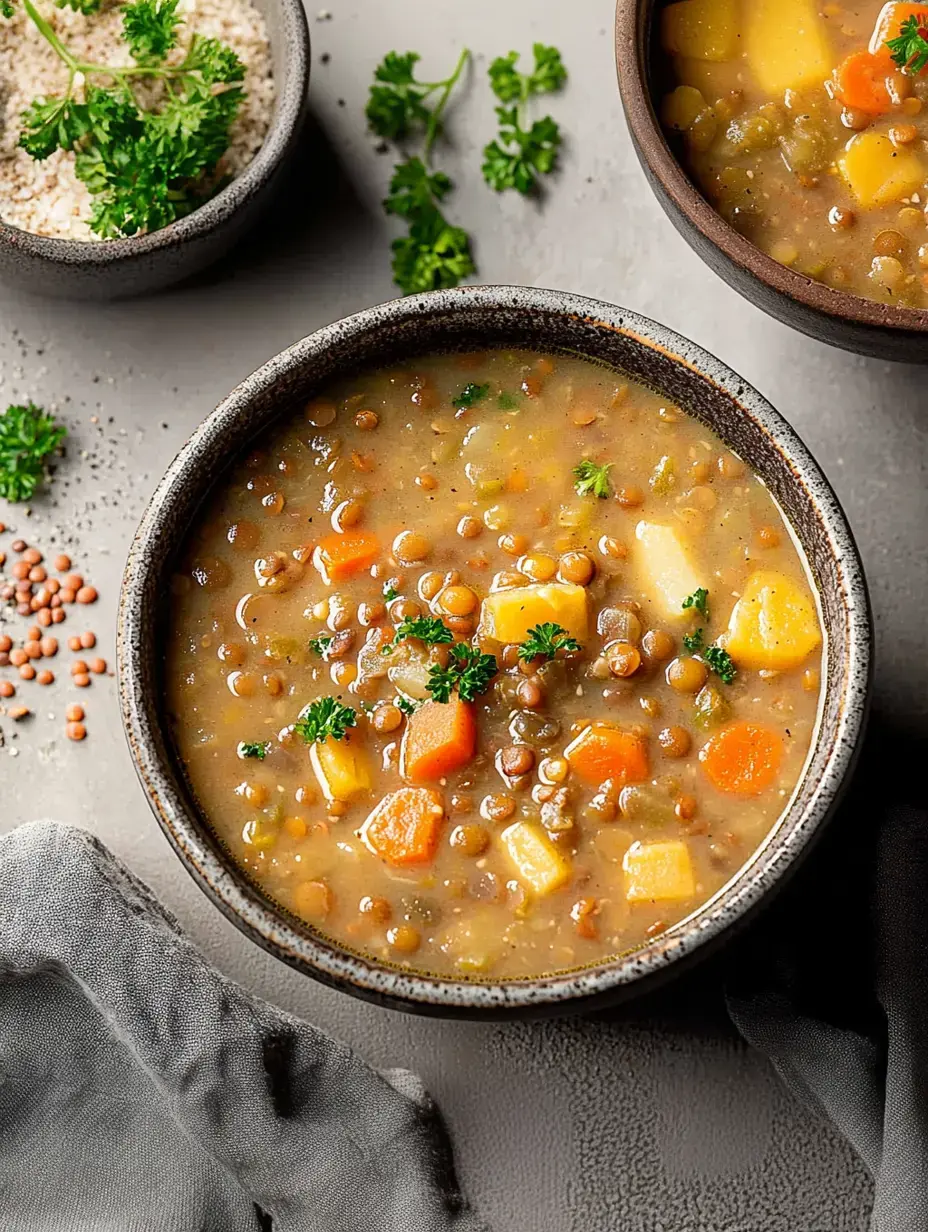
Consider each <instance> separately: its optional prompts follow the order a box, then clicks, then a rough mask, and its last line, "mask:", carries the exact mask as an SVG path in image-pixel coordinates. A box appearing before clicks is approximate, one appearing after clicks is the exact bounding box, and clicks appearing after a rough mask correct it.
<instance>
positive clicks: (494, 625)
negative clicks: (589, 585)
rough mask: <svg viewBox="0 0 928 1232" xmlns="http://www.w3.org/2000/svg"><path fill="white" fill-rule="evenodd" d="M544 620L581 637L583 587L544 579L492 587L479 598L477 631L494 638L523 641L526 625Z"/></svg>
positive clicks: (584, 626) (584, 607)
mask: <svg viewBox="0 0 928 1232" xmlns="http://www.w3.org/2000/svg"><path fill="white" fill-rule="evenodd" d="M545 621H553V622H554V623H555V624H558V625H560V626H561V628H562V629H566V630H567V632H568V633H569V634H570V635H571V637H575V638H577V640H578V641H581V642H582V641H584V640H585V639H586V635H587V626H588V618H587V595H586V591H585V590H584V588H583V587H582V586H576V585H574V583H572V582H550V583H547V582H546V583H544V584H543V585H539V586H515V587H511V588H510V589H508V590H497V591H494V592H493V594H490V595H487V597H486V598H485V599H484V601H483V604H482V606H481V609H480V627H479V629H478V630H477V633H478V636H480V637H486V638H492V639H493V640H494V641H497V642H524V641H525V639H526V637H527V636H528V631H529V629H532V628H534V627H535V625H538V624H543V623H544V622H545Z"/></svg>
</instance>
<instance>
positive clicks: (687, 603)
mask: <svg viewBox="0 0 928 1232" xmlns="http://www.w3.org/2000/svg"><path fill="white" fill-rule="evenodd" d="M683 611H684V612H689V611H694V612H699V614H700V615H701V616H702V618H703V620H708V619H709V592H708V590H706V588H705V586H700V587H699V588H698V589H697V590H694V591H693V593H692V594H691V595H687V596H686V598H685V599H684V600H683Z"/></svg>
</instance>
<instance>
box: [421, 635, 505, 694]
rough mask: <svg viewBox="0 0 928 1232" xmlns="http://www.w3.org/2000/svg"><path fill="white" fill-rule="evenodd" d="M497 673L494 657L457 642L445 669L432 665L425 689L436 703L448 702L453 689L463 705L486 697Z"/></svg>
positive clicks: (464, 643) (438, 665)
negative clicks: (480, 697)
mask: <svg viewBox="0 0 928 1232" xmlns="http://www.w3.org/2000/svg"><path fill="white" fill-rule="evenodd" d="M498 671H499V667H498V665H497V662H496V659H495V657H494V656H493V655H490V654H484V653H483V652H482V651H480V650H477V649H476V648H475V647H473V646H468V645H467V643H466V642H458V644H457V645H456V646H454V647H453V648H452V651H451V657H450V659H449V660H448V666H447V667H442V666H441V665H440V664H438V663H435V664H433V666H432V668H431V670H430V671H429V680H428V684H427V686H426V687H427V689H428V691H429V693H430V694H431V695H432V698H433V700H434V701H436V702H447V701H450V700H451V694H452V693H453V692H454V690H455V689H457V692H458V697H460V699H461V701H462V702H472V701H473V700H474V699H475V698H477V697H479V696H480V694H481V693H486V691H487V689H488V688H489V687H490V682H491V681H492V680H493V677H494V676H495V675H496V674H497V672H498Z"/></svg>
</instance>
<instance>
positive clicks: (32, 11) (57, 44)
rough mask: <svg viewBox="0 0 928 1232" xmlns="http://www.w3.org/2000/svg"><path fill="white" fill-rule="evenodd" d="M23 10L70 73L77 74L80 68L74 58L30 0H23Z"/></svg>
mask: <svg viewBox="0 0 928 1232" xmlns="http://www.w3.org/2000/svg"><path fill="white" fill-rule="evenodd" d="M23 8H24V9H25V10H26V12H27V13H28V14H29V16H30V17H31V18H32V21H33V22H34V24H35V25H36V27H37V28H38V31H39V33H40V34H41V35H42V37H43V38H44V39H45V40H46V42H47V43H49V44H50V45H51V46H52V48H53V50H54V51H55V52H56V53H57V54H58V55H59V56H60V57H61V59H62V60H64V62H65V64H66V65H67V66H68V68H69V69H70V70H71V72H72V73H75V72H77V71H78V70H79V68H80V65H79V64H78V62H77V60H75V58H74V56H72V55H71V53H70V51H68V49H67V47H65V45H64V43H62V41H61V39H60V38H59V37H58V35H57V34H56V33H55V31H54V30H53V29H52V28H51V26H50V25H49V24H48V22H47V21H46V20H45V18H44V17H43V16H42V14H41V13H40V12H39V10H38V9H37V8H36V7H35V5H34V4H33V3H32V0H23Z"/></svg>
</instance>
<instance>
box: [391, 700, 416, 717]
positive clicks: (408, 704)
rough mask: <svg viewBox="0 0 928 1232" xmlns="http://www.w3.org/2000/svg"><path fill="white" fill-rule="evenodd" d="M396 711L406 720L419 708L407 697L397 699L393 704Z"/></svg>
mask: <svg viewBox="0 0 928 1232" xmlns="http://www.w3.org/2000/svg"><path fill="white" fill-rule="evenodd" d="M394 704H395V706H396V708H397V710H399V711H401V712H402V713H403V714H405V715H406V717H407V718H408V717H409V716H410V715H411V714H415V713H416V711H417V710H418V709H419V707H418V706H417V705H416V703H415V702H414V701H411V700H410V699H409V698H408V697H398V698H397V699H396V702H395V703H394Z"/></svg>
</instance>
